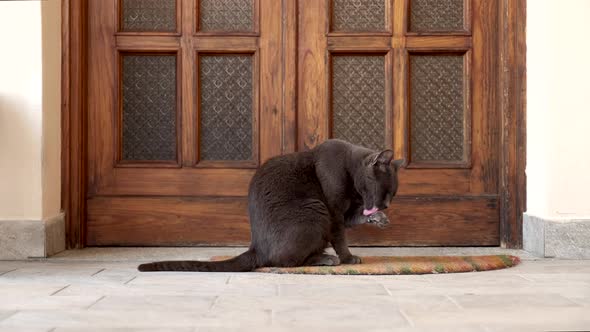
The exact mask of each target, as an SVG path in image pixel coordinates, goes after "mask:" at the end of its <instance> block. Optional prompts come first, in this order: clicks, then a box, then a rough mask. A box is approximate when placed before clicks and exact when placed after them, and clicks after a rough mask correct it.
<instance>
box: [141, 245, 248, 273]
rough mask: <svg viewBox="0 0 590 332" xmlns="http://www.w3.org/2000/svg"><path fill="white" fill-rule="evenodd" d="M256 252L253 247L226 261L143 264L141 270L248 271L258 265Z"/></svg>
mask: <svg viewBox="0 0 590 332" xmlns="http://www.w3.org/2000/svg"><path fill="white" fill-rule="evenodd" d="M256 261H257V260H256V254H255V253H254V251H253V250H252V249H249V250H248V251H246V252H244V253H242V254H241V255H239V256H236V257H234V258H232V259H228V260H225V261H212V262H202V261H164V262H154V263H147V264H141V265H140V266H139V267H138V268H137V269H138V270H139V271H141V272H155V271H186V272H191V271H196V272H248V271H252V270H254V269H255V268H256V267H257V262H256Z"/></svg>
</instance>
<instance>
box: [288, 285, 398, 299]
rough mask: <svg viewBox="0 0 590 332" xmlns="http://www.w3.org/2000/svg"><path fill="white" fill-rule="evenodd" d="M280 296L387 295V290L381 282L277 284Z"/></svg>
mask: <svg viewBox="0 0 590 332" xmlns="http://www.w3.org/2000/svg"><path fill="white" fill-rule="evenodd" d="M279 294H280V295H281V296H293V295H296V296H306V297H323V298H331V297H335V296H336V297H343V296H369V295H388V292H387V290H386V289H385V287H383V285H381V284H376V283H375V284H373V283H370V284H369V283H365V284H349V283H345V282H338V283H327V284H307V283H297V284H279Z"/></svg>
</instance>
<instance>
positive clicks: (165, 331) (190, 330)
mask: <svg viewBox="0 0 590 332" xmlns="http://www.w3.org/2000/svg"><path fill="white" fill-rule="evenodd" d="M80 331H81V330H80V328H79V327H77V328H69V327H58V328H56V329H55V330H53V331H51V332H80ZM83 331H84V332H171V331H174V332H196V331H197V328H196V327H164V328H141V327H139V328H92V327H84V330H83ZM0 332H1V330H0Z"/></svg>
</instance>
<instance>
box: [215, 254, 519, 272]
mask: <svg viewBox="0 0 590 332" xmlns="http://www.w3.org/2000/svg"><path fill="white" fill-rule="evenodd" d="M229 258H231V257H221V256H216V257H212V258H211V260H224V259H229ZM361 261H362V262H361V264H354V265H338V266H302V267H263V268H259V269H256V271H255V272H264V273H279V274H345V275H363V274H364V275H397V274H430V273H460V272H476V271H490V270H499V269H505V268H509V267H513V266H515V265H517V264H518V263H520V259H519V258H518V257H516V256H509V255H489V256H400V257H393V256H365V257H361Z"/></svg>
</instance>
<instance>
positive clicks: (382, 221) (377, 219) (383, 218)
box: [367, 211, 389, 228]
mask: <svg viewBox="0 0 590 332" xmlns="http://www.w3.org/2000/svg"><path fill="white" fill-rule="evenodd" d="M367 224H373V225H376V226H378V227H380V228H384V227H386V226H387V225H389V218H387V215H386V214H385V213H383V211H377V212H375V213H373V214H372V215H370V216H369V218H368V219H367Z"/></svg>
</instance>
